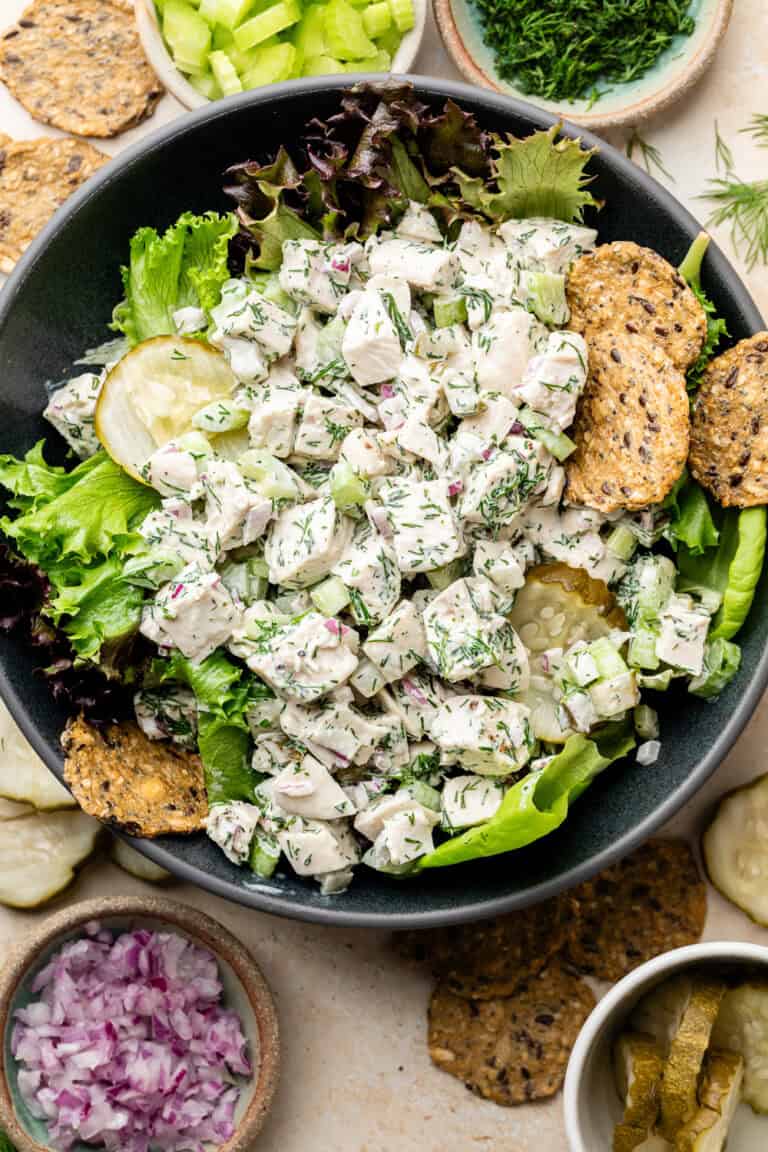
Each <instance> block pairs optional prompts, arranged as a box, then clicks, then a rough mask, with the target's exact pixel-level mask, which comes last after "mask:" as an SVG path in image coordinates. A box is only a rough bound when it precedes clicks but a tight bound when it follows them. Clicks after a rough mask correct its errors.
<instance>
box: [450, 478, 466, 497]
mask: <svg viewBox="0 0 768 1152" xmlns="http://www.w3.org/2000/svg"><path fill="white" fill-rule="evenodd" d="M463 491H464V484H463V483H462V481H461V480H453V481H452V482H451V483H450V484H449V485H448V495H449V496H458V495H459V493H460V492H463Z"/></svg>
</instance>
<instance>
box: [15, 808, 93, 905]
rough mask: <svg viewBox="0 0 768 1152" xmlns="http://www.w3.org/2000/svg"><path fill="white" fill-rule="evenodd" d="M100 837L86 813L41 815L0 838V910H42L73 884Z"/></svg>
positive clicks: (27, 818) (20, 821)
mask: <svg viewBox="0 0 768 1152" xmlns="http://www.w3.org/2000/svg"><path fill="white" fill-rule="evenodd" d="M100 833H101V825H100V824H99V822H98V820H93V819H92V818H91V817H90V816H86V815H85V813H84V812H79V811H78V812H46V813H44V812H41V813H37V814H35V815H34V816H22V817H20V818H19V819H18V820H14V821H13V827H12V829H7V830H6V832H5V834H4V835H2V836H0V904H6V905H7V906H8V907H9V908H39V907H40V906H41V905H42V904H46V903H47V902H48V901H49V900H52V899H53V897H54V896H58V894H59V892H61V891H62V890H63V889H64V888H66V887H67V885H68V884H70V883H71V882H72V880H73V879H74V876H75V871H76V869H77V868H79V867H80V865H81V864H83V863H84V862H85V861H86V860H87V859H88V857H89V856H91V854H92V853H93V851H94V849H95V847H96V844H97V842H98V839H99V835H100Z"/></svg>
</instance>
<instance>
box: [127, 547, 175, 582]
mask: <svg viewBox="0 0 768 1152" xmlns="http://www.w3.org/2000/svg"><path fill="white" fill-rule="evenodd" d="M183 567H184V561H183V560H182V558H181V557H180V556H179V554H178V552H172V551H171V550H170V548H153V549H152V550H151V551H149V552H139V553H138V555H136V556H129V557H128V559H127V560H126V562H125V564H124V565H123V575H122V579H123V580H125V582H126V584H133V585H135V587H137V588H149V589H151V590H152V591H154V592H156V591H157V590H158V588H160V586H161V585H162V584H166V583H167V582H168V581H169V580H173V579H174V577H176V576H178V574H179V572H181V570H182V568H183Z"/></svg>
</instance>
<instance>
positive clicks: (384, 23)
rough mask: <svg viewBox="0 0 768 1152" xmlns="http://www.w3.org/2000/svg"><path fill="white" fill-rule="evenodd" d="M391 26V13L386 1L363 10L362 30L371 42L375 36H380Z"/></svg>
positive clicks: (383, 0)
mask: <svg viewBox="0 0 768 1152" xmlns="http://www.w3.org/2000/svg"><path fill="white" fill-rule="evenodd" d="M391 24H392V12H391V10H390V7H389V4H388V3H387V0H381V2H380V3H376V4H369V5H368V7H367V8H364V9H363V28H364V30H365V34H366V36H370V38H371V40H375V39H376V37H377V36H381V35H382V33H384V32H386V30H387V28H389V27H390V26H391Z"/></svg>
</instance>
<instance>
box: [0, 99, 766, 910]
mask: <svg viewBox="0 0 768 1152" xmlns="http://www.w3.org/2000/svg"><path fill="white" fill-rule="evenodd" d="M412 80H413V83H414V84H415V86H416V88H417V90H418V92H419V94H420V95H421V96H422V97H423V99H425V100H426V101H428V102H429V103H431V104H438V103H439V102H441V101H442V100H444V98H445V97H446V96H451V97H453V98H454V99H456V100H458V101H460V102H461V103H462V104H463V106H464V107H465V108H468V109H470V110H471V111H473V112H474V113H475V114H476V115H477V117H478V119H479V121H480V123H481V124H482V125H484V126H485V127H487V128H493V129H505V130H507V131H511V132H514V133H516V134H518V135H520V134H522V135H525V134H526V133H528V132H530V131H532V130H533V129H536V128H540V127H542V126H548V125H549V124H550V123H551V120H550V118H549V117H548V116H547V115H546V114H545V113H543V112H539V111H537V110H536V109H534V108H532V107H530V106H528V105H526V104H522V103H518V102H516V101H514V100H510V99H507V98H506V97H503V96H496V95H493V94H491V93H489V92H485V91H481V90H479V89H476V88H470V87H468V86H465V85H461V84H450V83H445V82H442V81H440V80H435V79H429V78H424V77H413V78H412ZM347 83H349V80H348V79H347V78H345V80H344V82H342V83H340V81H339V77H327V78H325V79H321V80H315V79H313V80H306V81H297V82H293V83H289V84H284V85H279V86H277V87H274V88H269V89H266V90H264V91H256V92H249V93H245V94H243V95H241V96H235V97H232V98H231V99H229V100H225V101H221V102H219V103H216V104H212V105H211V106H210V107H207V108H205V109H203V110H201V111H199V112H196V113H190V114H189V115H186V116H183V117H182V118H180V119H178V120H176V121H174V122H173V123H172V124H170V125H168V126H167V127H165V128H163V129H161V130H160V131H158V132H156V133H154V134H153V135H151V136H149V137H147V138H146V139H145V140H143V141H142V142H141V143H139V144H138V145H136V146H135V147H133V148H131V149H129V150H128V151H127V152H124V153H123V154H122V155H121V156H120V157H119V158H118V159H117V160H116V161H114V162H113V163H112V164H110V165H109V166H108V167H107V168H106V169H105V170H104V171H103V172H101V173H99V174H97V175H96V176H95V177H94V178H93V179H92V180H91V181H90V182H89V183H88V184H87V185H86V186H85V187H84V188H83V189H82V190H80V191H79V192H78V193H77V194H75V195H74V196H73V197H72V199H71V200H70V201H69V202H68V203H67V204H66V205H65V207H64V208H63V209H62V210H61V211H60V212H59V213H58V215H57V216H56V217H55V219H54V220H53V221H52V223H51V224H50V225H49V227H48V228H47V229H46V230H45V232H44V233H43V234H42V235H41V237H40V238H39V239H38V240H37V241H36V243H35V244H34V245H33V246H32V247H31V249H30V250H29V252H28V253H27V254H26V256H25V257H24V259H23V260H22V261H21V263H20V265H19V267H18V268H17V270H16V271H15V273H14V275H13V276H12V277H11V279H10V281H9V282H8V284H7V286H6V287H5V288H4V289H3V291H2V293H1V294H0V369H1V370H0V450H2V451H11V452H15V453H20V452H23V451H25V450H26V449H28V448H29V447H30V446H31V445H32V444H33V443H34V442H35V441H36V440H37V439H38V438H40V437H41V436H48V437H49V438H50V439H51V440H55V439H56V436H55V433H53V432H52V430H51V429H50V428H48V426H47V425H45V424H44V422H43V420H42V419H41V416H40V412H41V410H42V408H43V406H44V403H45V390H44V383H45V381H46V380H57V379H61V378H63V377H64V376H65V374H66V373H67V372H68V371H69V370H70V368H71V365H72V363H73V361H74V360H75V359H76V357H77V356H78V355H80V354H81V353H82V352H83V350H84V349H86V348H88V347H92V346H94V345H97V344H99V343H101V342H102V341H103V340H104V338H105V325H106V324H107V322H108V320H109V318H110V313H111V310H112V307H113V305H114V304H115V302H116V301H117V300H118V298H119V297H120V294H121V292H120V276H119V268H120V264H121V263H122V262H123V261H124V260H125V259H126V256H127V253H128V242H129V239H130V237H131V236H132V234H133V232H134V231H135V230H136V228H138V227H139V226H141V225H144V224H152V225H154V226H155V227H158V228H162V227H165V226H166V225H168V224H169V223H171V222H172V221H173V220H175V219H176V217H177V216H178V215H179V214H180V213H181V212H182V211H184V210H187V209H191V210H192V211H195V212H202V211H204V210H206V209H210V208H218V209H223V208H225V207H226V206H227V205H226V203H225V200H224V197H223V196H222V193H221V173H222V171H223V169H224V168H226V167H227V165H229V164H232V163H235V162H236V161H240V160H245V159H250V158H252V157H254V156H263V155H264V153H265V151H267V150H269V149H273V148H276V147H277V145H278V144H280V143H281V142H290V141H292V140H295V139H296V138H297V136H298V134H299V132H300V129H301V126H302V125H303V124H304V123H305V122H306V121H307V120H308V119H309V118H310V117H312V116H323V117H324V116H327V115H329V114H331V113H332V112H334V111H335V110H336V109H337V107H338V101H339V92H340V90H341V88H342V87H343V86H344V85H345V84H347ZM568 131H569V133H570V134H572V135H576V134H577V133H576V130H575V129H574V130H570V129H569V130H568ZM581 135H582V137H583V138H584V140H585V141H586V142H587V143H589V144H598V141H596V140H595V139H594V138H592V137H590V135H589V133H586V132H583V133H581ZM599 147H600V154H599V156H598V157H597V158H596V159H595V160H594V161H593V162H592V170H593V171H594V173H595V175H596V180H595V184H594V190H595V193H596V195H597V196H598V197H599V198H600V199H604V200H605V207H604V209H603V210H602V211H601V212H600V214H599V217H598V218H597V223H598V226H599V229H600V238H601V240H603V241H605V240H614V239H632V240H636V241H637V242H638V243H640V244H645V245H648V246H649V247H652V248H655V249H657V250H658V251H659V252H661V253H662V254H663V255H664V256H666V257H667V258H668V259H669V260H671V261H672V262H673V263H678V262H679V260H680V259H681V258H682V256H683V254H684V253H685V251H686V249H687V247H688V244H689V242H690V240H691V239H692V238H693V236H694V235H695V234H696V232H697V231H698V225H697V223H696V221H695V220H694V219H693V217H692V216H691V215H690V214H689V213H688V212H687V211H685V209H683V208H682V207H681V206H680V205H679V204H678V203H677V202H676V201H675V200H674V199H673V198H672V197H671V196H670V195H669V193H668V192H666V191H665V190H664V189H663V188H661V187H660V186H659V185H658V184H657V183H656V182H655V181H654V180H652V179H650V178H649V177H648V176H646V175H645V174H644V173H643V172H642V171H640V169H639V168H637V167H636V166H635V165H634V164H632V163H631V162H630V161H628V160H627V159H626V158H625V157H624V156H622V155H620V154H619V153H618V152H616V151H615V150H614V149H612V148H610V147H609V146H607V145H605V144H603V143H601V142H600V143H599ZM704 283H705V287H706V290H707V291H708V292H709V294H710V295H711V296H712V298H713V299H714V301H715V303H716V304H717V307H718V309H719V311H720V312H721V313H722V315H723V316H724V317H725V319H726V320H727V323H728V328H729V331H730V332H731V334H732V336H733V337H734V338H735V339H738V338H741V337H744V336H747V335H749V334H750V333H752V332H754V331H756V330H758V329H759V328H761V327H762V321H761V318H760V315H759V313H758V311H757V309H756V307H755V305H754V303H753V302H752V300H751V299H750V297H749V294H748V293H747V291H746V289H745V288H744V286H743V285H742V284H741V282H740V281H739V279H738V277H737V275H736V273H735V272H734V271H733V269H732V268H731V267H730V265H729V264H728V262H727V261H726V259H725V258H724V256H723V255H722V253H721V252H719V251H718V250H717V249H716V248H715V247H714V246H713V247H712V249H711V251H710V253H709V254H708V256H707V260H706V266H705V271H704ZM765 586H766V576H765V574H764V575H763V580H762V582H761V585H760V589H759V590H758V594H757V597H756V600H755V606H754V608H753V610H752V613H751V615H750V618H749V620H748V621H747V624H746V626H745V628H744V629H743V631H742V633H741V635H740V637H739V640H740V643H741V644H742V646H743V653H744V658H743V663H742V668H741V671H740V673H739V675H738V676H737V677H736V678H735V680H733V681H732V683H731V684H730V685H729V686H728V688H727V690H726V691H725V692H724V693H723V695H722V696H721V697H720V699H719V700H717V701H716V702H715V703H713V704H707V703H705V702H703V701H698V700H695V699H693V698H692V697H690V696H687V695H681V696H674V695H672V694H670V695H669V696H667V697H662V698H660V702H659V706H660V711H661V714H662V726H663V744H662V751H661V757H660V760H659V762H658V764H656V765H655V766H654V767H652V768H641V767H639V766H638V765H637V764H635V763H634V761H628V762H625V763H622V764H617V765H614V766H613V767H611V768H610V769H608V771H607V772H605V773H604V774H603V776H602V778H600V779H599V780H598V781H596V782H595V783H594V784H593V785H592V786H591V788H590V789H589V790H588V791H587V793H586V794H585V796H584V797H583V798H582V799H581V800H580V801H579V802H578V803H577V804H576V805H575V806H574V809H573V811H572V813H571V814H570V816H569V818H568V820H567V821H566V823H565V825H564V826H563V827H562V828H561V829H560V830H559V831H558V832H556V833H555V834H553V835H551V836H550V837H548V838H547V839H545V840H543V841H541V842H540V843H539V844H538V845H535V846H533V847H531V848H528V849H525V850H524V851H519V852H515V853H512V854H509V855H506V856H499V857H496V858H495V859H491V860H487V861H483V862H478V863H473V864H467V865H463V866H461V867H459V868H445V869H440V870H435V871H433V872H431V873H429V874H427V875H424V876H422V877H420V878H418V879H416V880H410V881H393V880H390V879H387V878H386V877H383V876H381V875H379V874H377V873H374V872H372V871H370V870H368V869H366V868H360V869H359V871H358V873H357V875H356V877H355V881H354V884H353V885H352V887H351V889H350V890H349V891H348V892H346V893H344V894H343V895H338V896H333V897H322V896H320V895H319V894H318V891H317V888H316V886H315V885H313V884H311V883H309V882H306V883H305V882H303V881H301V880H299V879H298V878H296V877H293V876H287V875H282V876H280V877H278V878H277V879H275V880H274V881H273V882H266V883H260V884H255V883H249V877H250V874H249V873H248V872H247V871H243V870H240V869H237V868H235V867H234V866H233V865H231V864H230V863H229V862H228V861H227V860H226V859H225V857H224V856H223V855H222V854H221V852H219V850H218V849H217V848H216V847H214V845H213V844H211V843H209V842H208V841H207V840H206V838H205V836H203V835H199V836H195V837H193V838H191V839H181V838H165V839H162V840H158V841H155V842H143V843H141V844H137V846H138V847H141V850H142V851H143V852H144V853H145V854H146V855H147V856H150V857H151V858H152V859H154V860H156V861H157V862H158V863H160V864H162V865H164V866H165V867H166V868H169V869H170V870H171V871H172V872H175V873H176V874H177V875H178V876H180V877H183V878H184V879H187V880H190V881H192V882H193V883H196V884H199V885H200V886H201V887H203V888H207V889H209V890H210V891H212V892H215V893H217V894H219V895H221V896H225V897H227V898H229V899H231V900H236V901H240V902H241V903H243V904H247V905H250V906H252V907H255V908H261V909H265V910H266V911H270V912H275V913H279V914H282V915H286V916H293V917H298V918H303V919H307V920H318V921H325V922H327V923H340V924H347V925H378V926H384V925H387V926H390V927H396V926H397V927H402V926H406V925H409V926H427V925H434V924H440V923H448V922H451V921H460V920H471V919H478V918H480V917H483V916H488V915H492V914H494V913H497V912H500V911H504V910H510V909H513V908H519V907H522V906H524V905H526V904H531V903H534V902H536V901H538V900H541V899H543V898H544V897H546V896H549V895H551V894H553V893H555V892H557V891H558V890H559V889H562V888H566V887H568V886H570V885H573V884H575V883H577V882H578V881H580V880H582V879H584V878H586V877H587V876H589V875H590V874H591V873H593V872H596V871H597V870H598V869H600V868H602V867H604V866H605V865H606V864H608V863H609V862H611V861H612V860H614V859H615V858H617V857H619V856H621V855H623V854H625V853H626V852H628V851H629V850H630V849H632V848H633V847H635V846H636V845H637V844H639V843H640V842H641V841H642V840H643V839H645V838H646V837H648V836H649V835H650V834H651V833H652V832H653V831H654V830H655V829H656V828H658V827H659V825H661V824H662V823H663V822H664V821H665V820H667V819H668V818H669V817H670V816H671V815H672V814H673V813H674V812H675V811H676V809H678V808H679V807H680V806H681V805H682V804H683V802H684V801H685V800H687V799H688V797H690V796H691V795H692V794H693V793H694V792H695V791H696V789H697V788H698V787H699V786H700V785H701V784H702V782H703V781H704V780H705V779H706V778H707V776H709V774H710V773H711V772H712V771H713V769H714V768H715V767H716V765H717V764H718V763H719V761H720V760H721V759H722V757H723V756H724V754H725V753H726V752H727V750H728V749H729V748H730V746H731V745H732V744H733V742H734V740H735V739H736V737H737V736H738V734H739V733H740V732H741V730H742V728H743V727H744V725H745V723H746V722H747V720H748V718H749V716H750V714H751V713H752V711H753V709H754V707H755V705H756V704H757V702H758V700H759V698H760V696H761V694H762V692H763V689H764V687H765V683H766V677H767V675H768V660H767V659H766V654H765V648H766V638H767V637H768V599H766V596H765ZM34 667H35V658H34V653H33V652H31V651H30V650H29V649H28V648H26V647H25V646H24V645H22V644H20V643H14V642H13V641H11V640H8V639H3V640H2V643H1V644H0V690H1V691H2V694H3V696H4V697H5V699H6V700H7V702H8V705H9V707H10V708H11V711H12V712H13V714H14V715H15V716H16V718H17V720H18V721H19V723H20V724H21V726H22V728H23V729H24V731H25V733H26V734H27V736H28V737H29V739H30V740H31V741H32V743H33V745H34V746H35V748H36V749H37V751H38V752H39V753H40V755H41V756H42V757H43V758H44V759H45V761H46V762H47V763H48V765H49V766H50V767H51V769H52V770H53V771H54V772H55V773H57V774H58V775H61V771H62V757H61V753H60V750H59V733H60V732H61V729H62V726H63V724H64V721H65V718H66V717H65V715H64V712H63V711H62V709H61V708H60V707H59V706H58V705H56V704H55V703H54V701H53V700H52V699H51V696H50V695H49V693H48V690H47V688H46V686H45V684H44V683H43V682H42V681H41V679H40V678H39V677H36V676H34V675H33V670H34ZM252 879H253V878H252V877H251V880H252Z"/></svg>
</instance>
